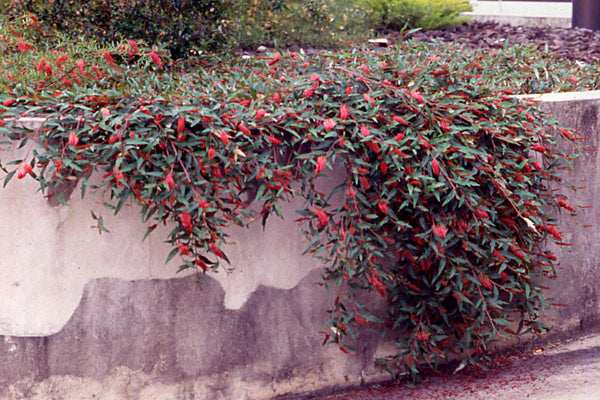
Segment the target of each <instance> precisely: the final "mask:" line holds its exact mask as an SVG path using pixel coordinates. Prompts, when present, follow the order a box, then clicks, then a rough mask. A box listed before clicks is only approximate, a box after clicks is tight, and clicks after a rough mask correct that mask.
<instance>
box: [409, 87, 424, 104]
mask: <svg viewBox="0 0 600 400" xmlns="http://www.w3.org/2000/svg"><path fill="white" fill-rule="evenodd" d="M410 97H412V98H413V99H415V100H417V101H418V102H419V103H421V104H423V103H425V99H424V98H423V96H421V94H420V93H419V92H417V91H416V90H413V91H412V92H410Z"/></svg>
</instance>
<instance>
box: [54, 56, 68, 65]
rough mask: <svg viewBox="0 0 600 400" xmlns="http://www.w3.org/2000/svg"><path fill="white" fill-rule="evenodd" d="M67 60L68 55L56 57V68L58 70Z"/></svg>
mask: <svg viewBox="0 0 600 400" xmlns="http://www.w3.org/2000/svg"><path fill="white" fill-rule="evenodd" d="M68 59H69V55H68V54H63V55H62V56H60V57H58V60H56V66H57V67H58V68H60V67H61V66H62V65H63V64H64V63H65V61H67V60H68Z"/></svg>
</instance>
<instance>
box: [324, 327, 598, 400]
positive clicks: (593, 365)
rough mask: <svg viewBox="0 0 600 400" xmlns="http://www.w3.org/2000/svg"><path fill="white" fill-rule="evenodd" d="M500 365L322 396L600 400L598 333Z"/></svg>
mask: <svg viewBox="0 0 600 400" xmlns="http://www.w3.org/2000/svg"><path fill="white" fill-rule="evenodd" d="M497 362H498V364H499V365H498V367H497V368H496V369H494V370H491V371H480V370H477V369H475V368H472V367H468V368H465V369H463V370H462V371H459V372H458V373H456V375H452V374H450V373H446V374H443V375H441V376H436V377H432V378H429V379H428V380H427V381H426V382H424V383H423V384H421V385H418V386H417V387H415V388H408V387H406V386H403V385H396V386H388V387H372V388H369V389H366V390H361V391H356V392H352V393H347V394H340V395H336V396H330V397H324V398H322V400H325V399H327V400H392V399H393V400H454V399H456V400H463V399H469V400H470V399H473V400H477V399H481V400H496V399H501V400H600V335H592V336H586V337H583V338H580V339H576V340H571V341H568V342H565V343H560V344H557V345H549V346H547V347H543V348H539V349H535V350H529V351H526V352H522V353H519V354H515V355H509V356H506V357H505V358H500V357H498V359H497Z"/></svg>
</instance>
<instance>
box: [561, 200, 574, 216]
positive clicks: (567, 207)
mask: <svg viewBox="0 0 600 400" xmlns="http://www.w3.org/2000/svg"><path fill="white" fill-rule="evenodd" d="M557 202H558V205H559V206H561V207H562V208H566V209H567V210H569V211H571V212H572V213H574V212H575V209H574V208H573V206H572V205H570V204H569V203H567V202H566V201H565V199H563V198H562V197H559V198H558V200H557Z"/></svg>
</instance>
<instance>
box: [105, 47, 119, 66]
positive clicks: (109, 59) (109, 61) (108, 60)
mask: <svg viewBox="0 0 600 400" xmlns="http://www.w3.org/2000/svg"><path fill="white" fill-rule="evenodd" d="M102 55H103V56H104V59H105V60H106V63H107V64H108V65H112V66H115V65H116V62H115V59H114V58H112V56H111V55H110V54H109V53H108V52H106V51H105V52H104V53H103V54H102Z"/></svg>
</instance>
